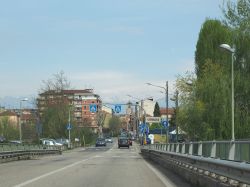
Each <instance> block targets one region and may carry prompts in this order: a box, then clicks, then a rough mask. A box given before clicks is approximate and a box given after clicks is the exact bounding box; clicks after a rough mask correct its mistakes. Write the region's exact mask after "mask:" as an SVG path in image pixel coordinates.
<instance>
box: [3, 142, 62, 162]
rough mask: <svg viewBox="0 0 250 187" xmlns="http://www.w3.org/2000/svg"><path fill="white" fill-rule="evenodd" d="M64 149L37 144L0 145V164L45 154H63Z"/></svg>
mask: <svg viewBox="0 0 250 187" xmlns="http://www.w3.org/2000/svg"><path fill="white" fill-rule="evenodd" d="M63 149H64V147H62V146H48V145H35V144H0V163H1V162H6V161H11V160H20V159H28V158H31V157H34V156H40V155H45V154H61V152H62V150H63Z"/></svg>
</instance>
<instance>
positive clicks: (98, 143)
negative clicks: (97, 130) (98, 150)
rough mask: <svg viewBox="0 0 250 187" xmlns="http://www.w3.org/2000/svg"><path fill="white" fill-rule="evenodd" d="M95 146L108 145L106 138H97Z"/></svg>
mask: <svg viewBox="0 0 250 187" xmlns="http://www.w3.org/2000/svg"><path fill="white" fill-rule="evenodd" d="M95 146H96V147H98V146H106V141H105V139H104V138H97V140H96V143H95Z"/></svg>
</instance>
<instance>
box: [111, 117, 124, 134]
mask: <svg viewBox="0 0 250 187" xmlns="http://www.w3.org/2000/svg"><path fill="white" fill-rule="evenodd" d="M121 127H122V123H121V120H120V117H118V116H112V118H110V120H109V129H110V130H111V131H112V132H113V135H114V136H117V135H118V134H119V132H120V129H121Z"/></svg>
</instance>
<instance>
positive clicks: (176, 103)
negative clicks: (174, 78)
mask: <svg viewBox="0 0 250 187" xmlns="http://www.w3.org/2000/svg"><path fill="white" fill-rule="evenodd" d="M178 97H179V91H178V90H176V98H175V107H176V112H175V124H176V141H177V142H178V135H179V129H178V119H177V118H178V112H179V99H178Z"/></svg>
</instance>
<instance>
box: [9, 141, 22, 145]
mask: <svg viewBox="0 0 250 187" xmlns="http://www.w3.org/2000/svg"><path fill="white" fill-rule="evenodd" d="M9 143H11V144H22V143H23V142H22V141H20V140H10V141H9Z"/></svg>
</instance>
